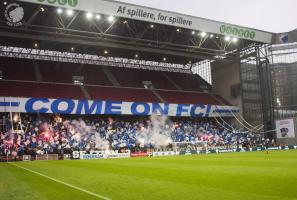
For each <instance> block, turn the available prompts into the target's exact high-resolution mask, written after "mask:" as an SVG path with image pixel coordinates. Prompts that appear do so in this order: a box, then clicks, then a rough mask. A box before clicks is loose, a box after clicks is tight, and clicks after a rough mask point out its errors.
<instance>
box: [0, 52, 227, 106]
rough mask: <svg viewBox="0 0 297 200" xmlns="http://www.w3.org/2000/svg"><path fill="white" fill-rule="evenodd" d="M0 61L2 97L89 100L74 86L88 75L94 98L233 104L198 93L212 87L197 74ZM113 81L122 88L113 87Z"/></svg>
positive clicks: (0, 90)
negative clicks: (149, 84) (147, 84)
mask: <svg viewBox="0 0 297 200" xmlns="http://www.w3.org/2000/svg"><path fill="white" fill-rule="evenodd" d="M0 61H1V64H0V70H1V71H2V73H3V77H4V80H3V81H0V96H14V97H47V98H72V99H86V96H87V95H86V94H85V95H86V96H85V95H84V94H83V92H82V90H81V88H80V87H79V86H77V85H72V76H84V87H85V89H86V91H87V93H88V94H89V96H90V97H91V99H102V100H115V101H140V102H161V99H163V100H164V101H165V102H167V103H184V104H189V103H191V104H196V103H202V104H216V105H229V104H228V102H226V101H225V100H224V99H222V98H221V97H219V96H215V97H214V96H213V95H210V94H209V93H199V92H195V91H202V88H204V87H205V86H206V87H209V85H208V84H207V83H206V82H205V81H204V80H203V79H202V78H200V77H199V76H198V75H193V74H184V73H174V72H161V71H151V70H140V69H127V68H116V67H100V66H92V65H81V64H74V63H58V62H50V61H33V60H25V59H14V58H3V57H2V58H0ZM34 62H35V63H34ZM34 64H35V65H34ZM34 66H35V67H38V68H37V69H36V68H34ZM104 71H105V72H106V73H107V74H105V72H104ZM108 71H109V72H108ZM36 79H38V80H36ZM109 79H110V80H109ZM7 80H14V81H7ZM15 80H19V81H15ZM40 80H42V82H40ZM28 81H29V82H28ZM34 81H35V82H34ZM37 81H39V82H37ZM112 81H113V82H114V83H115V82H119V84H120V86H113V85H112V83H111V82H112ZM143 81H151V82H152V84H153V86H154V87H155V88H156V89H157V93H158V94H159V95H160V97H161V98H159V97H157V96H156V95H155V94H154V93H153V92H152V91H151V90H149V89H144V86H143ZM106 86H107V87H106ZM178 88H181V89H182V90H183V91H180V90H179V89H178Z"/></svg>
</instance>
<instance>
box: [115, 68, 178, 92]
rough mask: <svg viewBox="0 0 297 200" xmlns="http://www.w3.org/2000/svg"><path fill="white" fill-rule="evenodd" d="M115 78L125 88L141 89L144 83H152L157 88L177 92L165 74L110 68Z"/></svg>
mask: <svg viewBox="0 0 297 200" xmlns="http://www.w3.org/2000/svg"><path fill="white" fill-rule="evenodd" d="M109 70H110V71H111V72H112V74H113V75H114V77H115V78H116V79H117V80H118V81H119V83H120V84H121V85H122V86H124V87H139V88H143V83H142V82H143V81H151V82H152V84H153V85H154V87H155V88H158V89H168V90H176V89H177V88H175V87H174V85H173V84H172V83H170V82H169V81H168V80H167V79H166V78H165V76H164V75H163V72H161V71H152V70H141V69H122V68H115V67H113V68H109Z"/></svg>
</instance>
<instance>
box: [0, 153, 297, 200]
mask: <svg viewBox="0 0 297 200" xmlns="http://www.w3.org/2000/svg"><path fill="white" fill-rule="evenodd" d="M15 165H17V166H15ZM21 167H22V168H21ZM28 170H29V171H28ZM96 195H97V196H96ZM104 198H105V199H113V200H115V199H118V200H126V199H127V200H140V199H147V200H159V199H160V200H165V199H168V200H183V199H186V200H190V199H197V200H204V199H205V200H233V199H234V200H266V199H267V200H274V199H275V200H282V199H284V200H291V199H297V151H296V150H292V151H270V152H269V154H268V155H267V154H266V152H250V153H229V154H219V155H217V154H211V155H195V156H193V155H192V156H176V157H151V158H131V159H107V160H68V161H35V162H18V163H11V164H9V163H0V199H1V200H10V199H11V200H35V199H38V200H68V199H69V200H93V199H104Z"/></svg>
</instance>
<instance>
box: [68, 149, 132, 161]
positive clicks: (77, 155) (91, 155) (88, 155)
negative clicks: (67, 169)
mask: <svg viewBox="0 0 297 200" xmlns="http://www.w3.org/2000/svg"><path fill="white" fill-rule="evenodd" d="M72 158H73V159H82V160H88V159H102V158H130V151H128V152H127V153H117V152H113V151H90V152H87V151H73V152H72Z"/></svg>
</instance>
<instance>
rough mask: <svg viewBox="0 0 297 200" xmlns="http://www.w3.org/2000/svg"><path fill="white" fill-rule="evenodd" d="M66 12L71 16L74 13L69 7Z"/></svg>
mask: <svg viewBox="0 0 297 200" xmlns="http://www.w3.org/2000/svg"><path fill="white" fill-rule="evenodd" d="M66 14H67V16H69V17H71V16H72V15H73V14H74V11H73V10H70V9H69V10H67V11H66Z"/></svg>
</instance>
